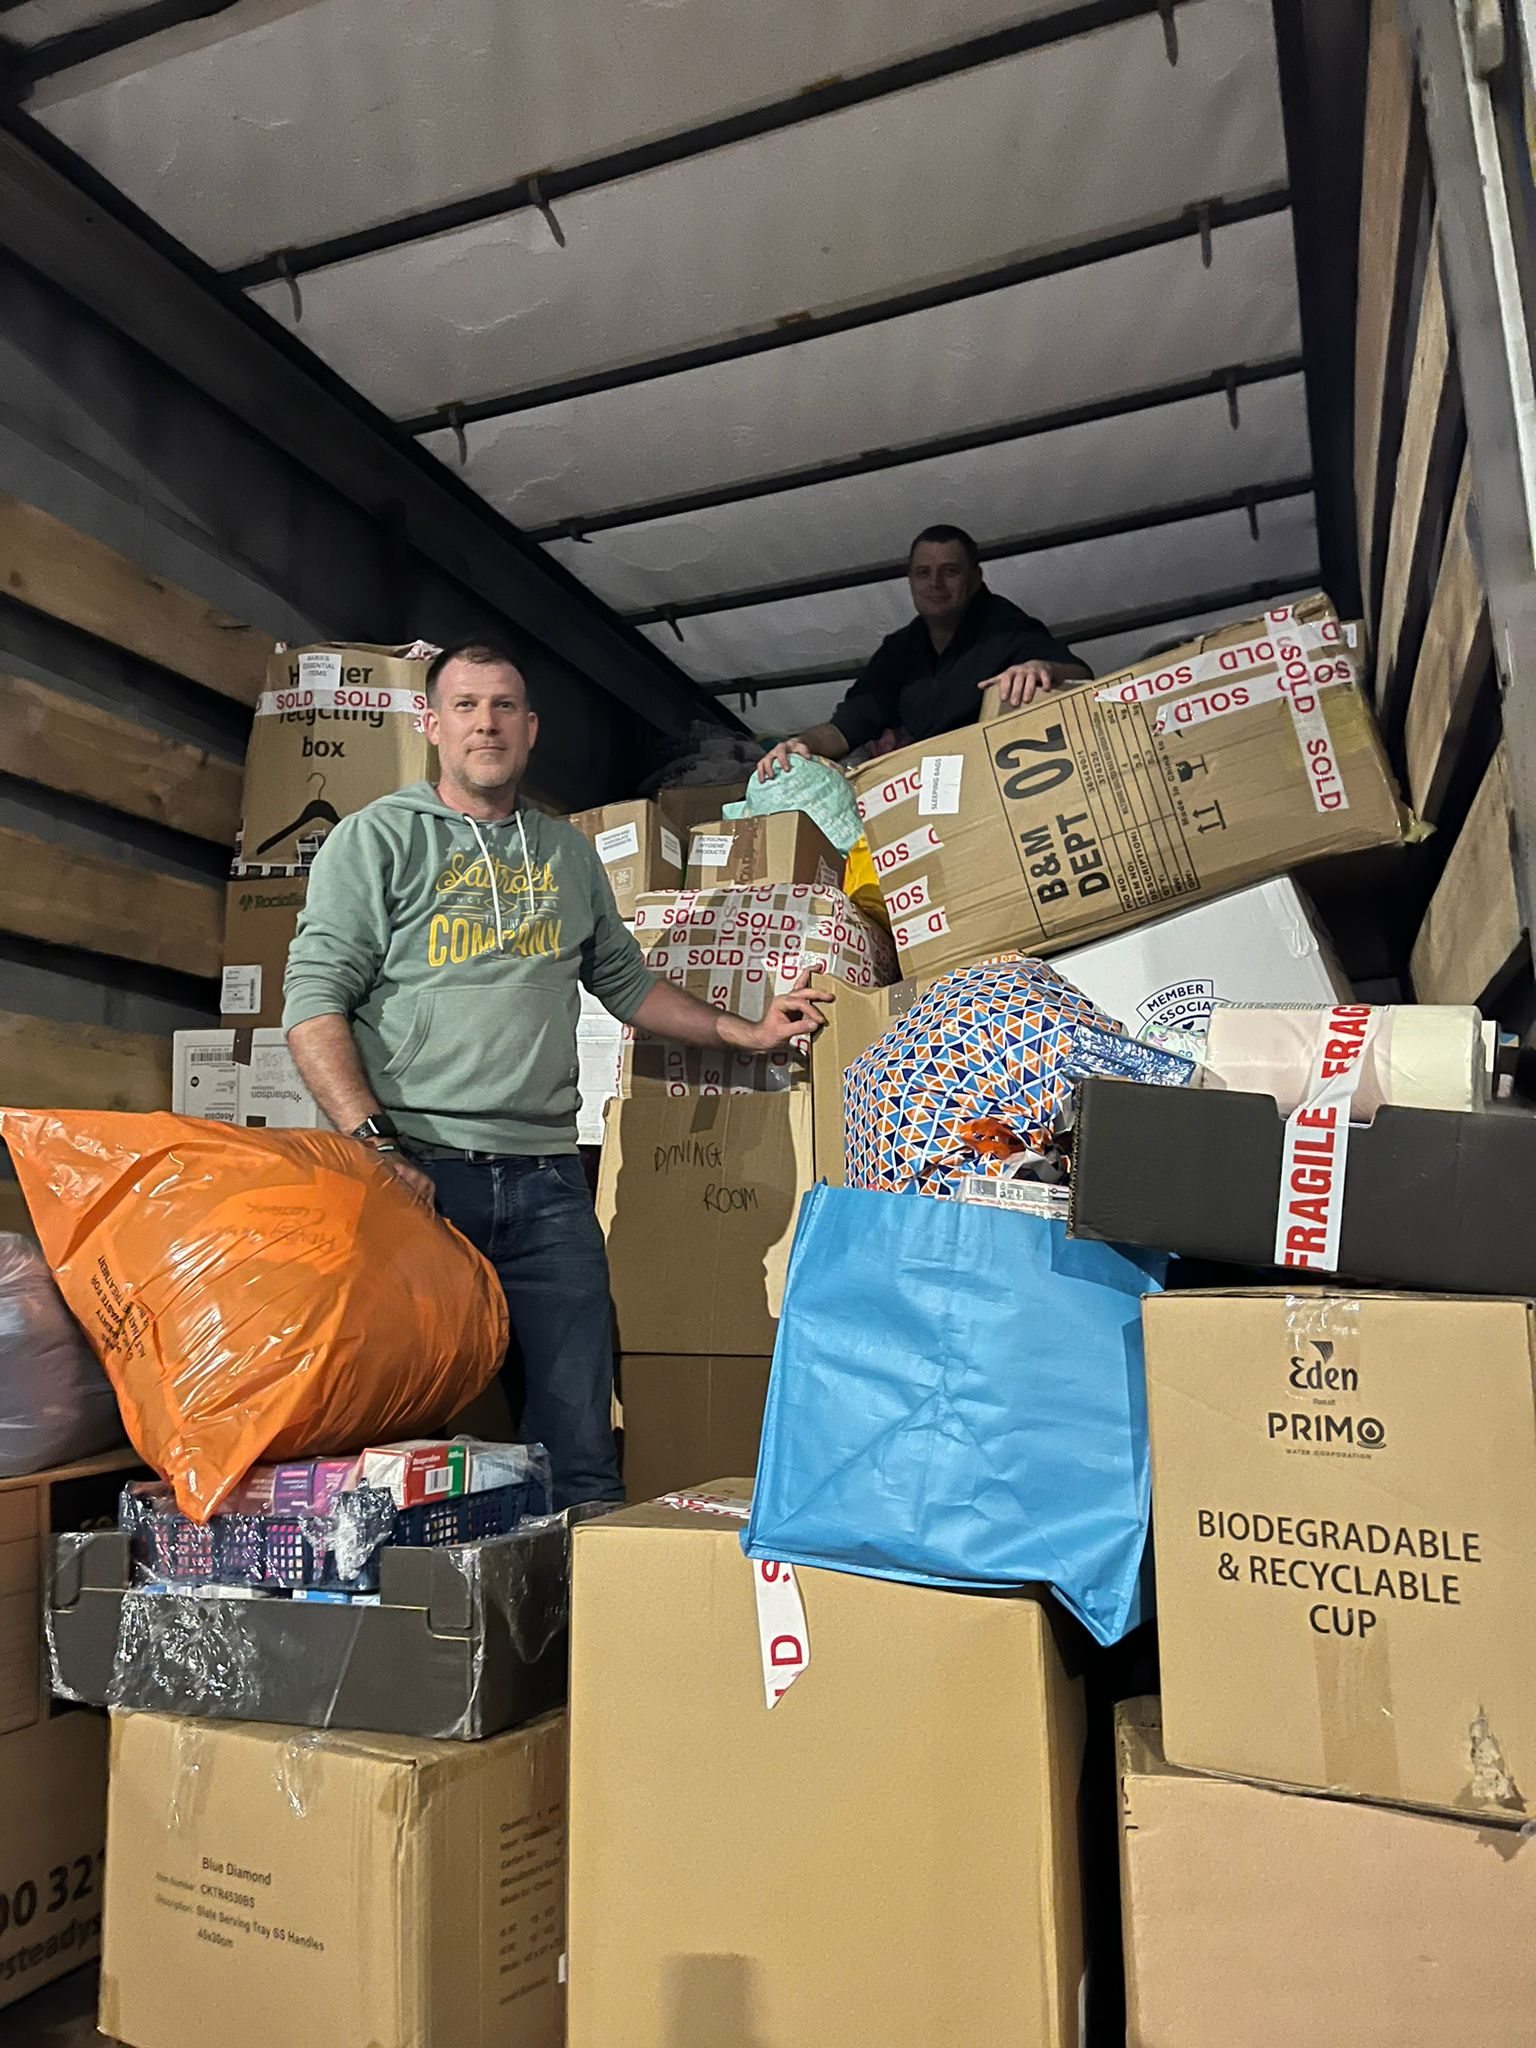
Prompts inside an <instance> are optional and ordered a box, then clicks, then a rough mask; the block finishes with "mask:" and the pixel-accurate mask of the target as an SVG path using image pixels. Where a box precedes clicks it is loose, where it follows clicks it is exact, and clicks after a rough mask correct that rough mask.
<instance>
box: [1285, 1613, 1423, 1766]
mask: <svg viewBox="0 0 1536 2048" xmlns="http://www.w3.org/2000/svg"><path fill="white" fill-rule="evenodd" d="M1306 1618H1307V1626H1308V1629H1309V1631H1310V1633H1311V1635H1312V1670H1313V1678H1314V1681H1315V1683H1316V1686H1317V1726H1318V1736H1319V1740H1320V1743H1321V1749H1322V1760H1323V1778H1324V1781H1325V1783H1326V1785H1327V1787H1328V1789H1329V1790H1330V1791H1334V1792H1355V1793H1359V1792H1365V1793H1369V1794H1371V1795H1372V1796H1373V1797H1375V1798H1381V1799H1396V1798H1399V1797H1400V1796H1401V1793H1402V1762H1401V1759H1400V1757H1399V1754H1398V1739H1397V1718H1396V1711H1395V1702H1394V1700H1393V1697H1392V1649H1391V1629H1390V1622H1389V1619H1388V1617H1387V1616H1384V1615H1383V1614H1382V1613H1380V1612H1379V1611H1378V1610H1376V1609H1375V1608H1373V1607H1372V1606H1371V1605H1370V1604H1369V1602H1368V1601H1367V1600H1364V1599H1361V1600H1355V1601H1351V1600H1349V1599H1347V1598H1344V1597H1339V1598H1335V1599H1327V1598H1324V1599H1319V1600H1317V1601H1314V1602H1313V1603H1311V1605H1310V1607H1309V1609H1308V1613H1307V1617H1306Z"/></svg>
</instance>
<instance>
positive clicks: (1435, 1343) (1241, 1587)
mask: <svg viewBox="0 0 1536 2048" xmlns="http://www.w3.org/2000/svg"><path fill="white" fill-rule="evenodd" d="M1533 1317H1536V1310H1533V1308H1532V1305H1531V1303H1530V1302H1528V1301H1490V1300H1455V1299H1451V1298H1448V1297H1445V1296H1430V1295H1387V1294H1377V1295H1368V1294H1362V1295H1340V1294H1323V1293H1306V1294H1295V1293H1289V1292H1285V1291H1282V1290H1278V1289H1277V1290H1274V1291H1262V1290H1261V1291H1256V1292H1252V1293H1235V1294H1217V1293H1211V1294H1206V1293H1196V1292H1188V1293H1180V1292H1175V1293H1170V1294H1166V1295H1162V1296H1159V1297H1158V1298H1157V1299H1155V1300H1148V1301H1146V1302H1144V1303H1143V1321H1144V1325H1145V1330H1146V1360H1147V1396H1148V1409H1149V1416H1150V1427H1151V1437H1152V1491H1153V1497H1154V1499H1155V1501H1156V1503H1157V1512H1156V1515H1155V1517H1154V1525H1155V1532H1156V1544H1157V1593H1158V1624H1159V1633H1160V1639H1161V1645H1162V1679H1163V1720H1164V1728H1165V1731H1166V1744H1167V1752H1168V1756H1169V1758H1170V1760H1171V1761H1173V1762H1175V1763H1178V1764H1183V1765H1186V1766H1190V1767H1192V1768H1195V1769H1198V1770H1210V1771H1223V1772H1232V1773H1235V1774H1237V1775H1239V1776H1242V1777H1252V1778H1266V1779H1273V1780H1276V1781H1278V1782H1281V1783H1284V1784H1289V1785H1302V1786H1308V1787H1312V1788H1314V1789H1316V1790H1318V1791H1324V1792H1337V1793H1343V1794H1345V1795H1347V1796H1348V1797H1351V1798H1359V1799H1385V1800H1396V1801H1401V1802H1402V1803H1404V1804H1408V1805H1416V1806H1428V1807H1437V1808H1444V1809H1446V1810H1448V1811H1452V1812H1459V1813H1468V1814H1475V1815H1478V1816H1481V1817H1484V1818H1487V1819H1490V1820H1508V1819H1511V1818H1513V1819H1515V1820H1520V1819H1523V1818H1525V1817H1526V1816H1527V1815H1530V1814H1532V1813H1536V1691H1533V1688H1532V1686H1531V1682H1530V1679H1531V1672H1532V1669H1533V1668H1536V1580H1533V1576H1532V1573H1531V1570H1530V1560H1531V1558H1532V1557H1533V1556H1536V1394H1533V1366H1536V1329H1533Z"/></svg>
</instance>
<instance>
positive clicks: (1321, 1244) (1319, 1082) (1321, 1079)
mask: <svg viewBox="0 0 1536 2048" xmlns="http://www.w3.org/2000/svg"><path fill="white" fill-rule="evenodd" d="M1380 1022H1381V1012H1380V1011H1378V1010H1372V1009H1371V1008H1370V1006H1369V1005H1368V1004H1365V1003H1340V1004H1338V1005H1336V1006H1335V1007H1334V1008H1333V1009H1331V1010H1328V1011H1326V1012H1325V1013H1324V1015H1323V1020H1322V1036H1321V1039H1320V1041H1319V1044H1318V1050H1317V1056H1316V1058H1315V1060H1314V1061H1313V1065H1312V1074H1311V1078H1310V1080H1309V1082H1308V1084H1307V1099H1306V1101H1305V1102H1303V1103H1301V1104H1300V1105H1299V1106H1298V1107H1297V1108H1296V1109H1294V1110H1292V1112H1291V1114H1290V1115H1289V1116H1288V1117H1287V1118H1286V1120H1285V1144H1284V1147H1283V1149H1282V1151H1281V1155H1280V1201H1279V1205H1278V1207H1277V1209H1276V1211H1275V1264H1276V1265H1277V1266H1292V1267H1299V1268H1302V1269H1305V1270H1308V1271H1313V1270H1315V1271H1318V1272H1324V1273H1334V1272H1337V1271H1338V1265H1339V1230H1340V1227H1341V1225H1342V1223H1343V1220H1344V1175H1345V1169H1346V1167H1347V1165H1348V1160H1349V1112H1350V1107H1351V1105H1352V1103H1353V1102H1354V1098H1355V1091H1356V1089H1357V1088H1358V1087H1359V1085H1360V1077H1361V1074H1362V1073H1363V1072H1364V1069H1365V1057H1366V1054H1367V1053H1368V1052H1369V1051H1370V1049H1371V1045H1372V1043H1373V1042H1374V1040H1375V1037H1376V1031H1377V1027H1378V1026H1379V1024H1380Z"/></svg>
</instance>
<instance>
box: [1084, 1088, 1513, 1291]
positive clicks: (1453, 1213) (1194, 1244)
mask: <svg viewBox="0 0 1536 2048" xmlns="http://www.w3.org/2000/svg"><path fill="white" fill-rule="evenodd" d="M1301 1113H1302V1114H1307V1112H1305V1111H1303V1112H1301ZM1330 1141H1331V1143H1332V1145H1333V1148H1334V1149H1333V1151H1332V1153H1331V1157H1330V1160H1329V1163H1328V1164H1327V1165H1326V1166H1325V1167H1321V1168H1320V1167H1318V1166H1315V1165H1311V1164H1308V1163H1307V1162H1305V1161H1303V1160H1302V1159H1301V1155H1300V1154H1297V1155H1296V1162H1295V1163H1293V1165H1292V1166H1291V1167H1289V1168H1285V1191H1284V1194H1285V1214H1284V1218H1283V1219H1282V1214H1281V1197H1282V1168H1284V1163H1285V1159H1286V1120H1285V1119H1284V1118H1283V1117H1282V1116H1281V1115H1280V1112H1279V1110H1278V1109H1277V1108H1276V1106H1275V1101H1274V1098H1273V1096H1269V1095H1247V1094H1240V1093H1236V1092H1233V1091H1229V1090H1226V1089H1216V1088H1153V1087H1145V1086H1142V1085H1141V1084H1139V1083H1137V1082H1132V1081H1085V1082H1084V1083H1083V1085H1082V1086H1081V1088H1079V1089H1078V1091H1077V1130H1076V1134H1075V1136H1074V1138H1073V1164H1072V1217H1071V1226H1070V1227H1071V1230H1072V1233H1073V1235H1074V1236H1076V1237H1099V1238H1105V1239H1107V1240H1108V1241H1109V1242H1110V1243H1111V1244H1136V1245H1147V1246H1150V1247H1152V1248H1153V1249H1155V1250H1159V1251H1167V1252H1177V1253H1179V1254H1180V1255H1181V1256H1182V1257H1185V1258H1204V1259H1224V1260H1226V1261H1228V1262H1229V1263H1230V1264H1234V1265H1240V1266H1263V1267H1267V1266H1271V1265H1281V1266H1292V1267H1294V1268H1295V1269H1296V1270H1298V1271H1304V1272H1311V1273H1314V1274H1316V1273H1320V1272H1327V1271H1330V1270H1334V1269H1333V1268H1329V1267H1327V1266H1326V1265H1325V1264H1324V1263H1323V1262H1324V1259H1325V1257H1326V1250H1327V1228H1328V1225H1327V1220H1326V1219H1327V1217H1328V1216H1329V1215H1331V1214H1332V1213H1334V1211H1335V1210H1336V1211H1337V1216H1338V1250H1337V1266H1336V1270H1337V1271H1338V1272H1339V1273H1341V1274H1348V1275H1350V1276H1351V1277H1352V1278H1353V1279H1356V1280H1364V1281H1371V1282H1374V1283H1376V1284H1378V1285H1381V1286H1385V1287H1423V1288H1445V1289H1448V1290H1450V1291H1452V1292H1455V1293H1465V1294H1536V1235H1533V1233H1532V1231H1531V1230H1530V1228H1529V1226H1528V1218H1529V1216H1530V1214H1531V1212H1532V1205H1533V1204H1536V1117H1533V1116H1532V1115H1531V1113H1530V1111H1529V1110H1526V1109H1518V1108H1515V1107H1514V1106H1513V1105H1511V1106H1510V1107H1509V1108H1507V1109H1503V1108H1494V1109H1488V1110H1474V1111H1468V1112H1465V1113H1462V1112H1457V1111H1454V1110H1443V1109H1402V1108H1399V1107H1397V1106H1395V1105H1391V1104H1389V1105H1388V1106H1387V1107H1386V1108H1384V1109H1379V1110H1378V1111H1377V1112H1376V1116H1375V1119H1374V1120H1373V1121H1372V1122H1371V1123H1369V1124H1364V1125H1358V1126H1350V1127H1349V1130H1348V1147H1347V1151H1346V1152H1345V1153H1344V1155H1343V1159H1342V1164H1341V1162H1340V1155H1339V1152H1338V1149H1337V1142H1338V1137H1337V1130H1334V1131H1332V1132H1329V1131H1323V1132H1321V1133H1320V1134H1319V1135H1318V1139H1317V1144H1318V1147H1319V1150H1320V1151H1321V1150H1325V1149H1327V1142H1330ZM1303 1212H1305V1213H1303ZM1319 1247H1321V1249H1319Z"/></svg>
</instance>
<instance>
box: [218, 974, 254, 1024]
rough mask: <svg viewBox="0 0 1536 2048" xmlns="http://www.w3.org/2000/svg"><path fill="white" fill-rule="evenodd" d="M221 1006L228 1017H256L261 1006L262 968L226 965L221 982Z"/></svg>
mask: <svg viewBox="0 0 1536 2048" xmlns="http://www.w3.org/2000/svg"><path fill="white" fill-rule="evenodd" d="M219 1008H220V1009H221V1010H222V1011H223V1013H224V1015H225V1016H226V1017H254V1016H255V1015H256V1013H257V1012H258V1011H259V1010H260V1008H261V969H260V968H259V967H226V968H225V970H224V978H223V980H222V981H221V982H220V984H219Z"/></svg>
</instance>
